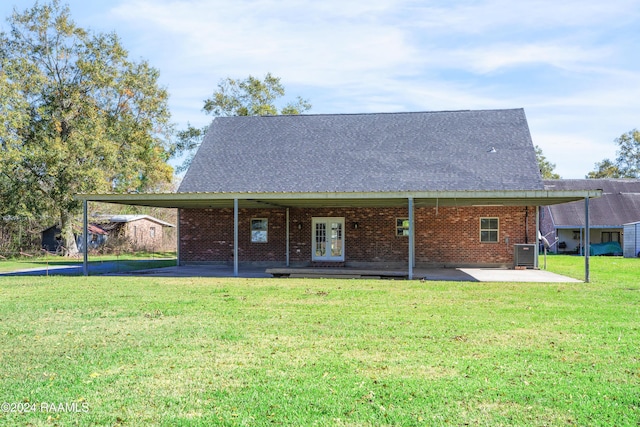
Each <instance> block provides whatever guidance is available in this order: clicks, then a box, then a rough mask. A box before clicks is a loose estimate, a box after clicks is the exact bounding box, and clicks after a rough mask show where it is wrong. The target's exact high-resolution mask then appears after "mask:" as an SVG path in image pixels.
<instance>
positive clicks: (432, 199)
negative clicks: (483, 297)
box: [76, 190, 602, 209]
mask: <svg viewBox="0 0 640 427" xmlns="http://www.w3.org/2000/svg"><path fill="white" fill-rule="evenodd" d="M601 195H602V190H521V191H397V192H323V193H132V194H79V195H76V199H77V200H81V201H89V202H104V203H117V204H125V205H140V206H154V207H164V208H185V209H189V208H233V206H234V200H237V201H238V205H239V207H241V208H264V207H271V208H315V207H318V208H319V207H405V206H407V199H409V198H411V199H413V201H414V206H415V207H437V206H440V207H446V206H455V207H461V206H548V205H555V204H559V203H567V202H575V201H577V200H584V199H585V198H596V197H600V196H601Z"/></svg>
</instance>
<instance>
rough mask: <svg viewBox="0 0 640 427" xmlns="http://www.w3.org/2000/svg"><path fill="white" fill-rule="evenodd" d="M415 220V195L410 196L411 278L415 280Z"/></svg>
mask: <svg viewBox="0 0 640 427" xmlns="http://www.w3.org/2000/svg"><path fill="white" fill-rule="evenodd" d="M413 222H414V219H413V197H409V280H413V267H414V265H415V259H414V256H415V233H414V228H415V227H414V226H413Z"/></svg>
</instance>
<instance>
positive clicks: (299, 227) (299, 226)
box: [298, 222, 302, 230]
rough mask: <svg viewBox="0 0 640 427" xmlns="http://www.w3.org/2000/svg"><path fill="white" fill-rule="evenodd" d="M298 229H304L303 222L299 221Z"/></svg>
mask: <svg viewBox="0 0 640 427" xmlns="http://www.w3.org/2000/svg"><path fill="white" fill-rule="evenodd" d="M298 230H302V223H301V222H299V223H298Z"/></svg>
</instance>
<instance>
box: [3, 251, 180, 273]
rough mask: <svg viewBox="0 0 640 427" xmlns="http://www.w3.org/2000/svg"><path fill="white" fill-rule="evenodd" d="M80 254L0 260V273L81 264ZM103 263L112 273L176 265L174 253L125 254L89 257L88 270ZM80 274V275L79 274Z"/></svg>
mask: <svg viewBox="0 0 640 427" xmlns="http://www.w3.org/2000/svg"><path fill="white" fill-rule="evenodd" d="M82 261H83V258H82V254H81V255H80V256H79V257H72V258H69V257H62V256H56V255H45V256H34V257H24V256H22V257H16V258H7V259H0V273H6V272H11V271H17V270H25V269H31V268H45V269H46V268H47V267H55V266H64V265H78V264H82ZM105 262H112V263H115V264H114V271H130V270H136V269H147V268H160V267H169V266H173V265H176V253H175V252H156V253H148V252H138V253H125V254H120V255H90V256H89V269H90V271H91V266H92V265H93V266H96V265H100V264H102V263H105ZM79 274H80V273H79Z"/></svg>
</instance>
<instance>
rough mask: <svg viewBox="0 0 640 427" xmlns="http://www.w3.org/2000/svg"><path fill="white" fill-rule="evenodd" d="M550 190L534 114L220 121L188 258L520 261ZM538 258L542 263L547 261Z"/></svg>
mask: <svg viewBox="0 0 640 427" xmlns="http://www.w3.org/2000/svg"><path fill="white" fill-rule="evenodd" d="M598 195H599V193H598V192H597V191H549V190H546V189H545V188H544V184H543V182H542V179H541V177H540V171H539V169H538V165H537V161H536V156H535V151H534V146H533V142H532V140H531V136H530V133H529V128H528V125H527V121H526V117H525V114H524V111H523V110H522V109H511V110H482V111H468V110H467V111H443V112H417V113H383V114H338V115H299V116H263V117H221V118H216V119H214V120H213V123H212V124H211V126H210V128H209V130H208V132H207V134H206V136H205V138H204V140H203V142H202V144H201V146H200V148H199V150H198V152H197V154H196V156H195V157H194V159H193V162H192V164H191V166H190V168H189V170H188V171H187V173H186V175H185V176H184V179H183V181H182V183H181V185H180V187H179V189H178V191H177V192H176V193H171V194H137V195H83V196H79V198H81V199H83V200H85V201H91V200H95V201H105V202H112V203H127V204H140V205H147V206H161V207H176V208H178V209H179V210H178V234H179V237H178V258H179V263H180V264H190V263H218V264H233V265H234V272H235V274H237V271H238V266H239V265H242V264H245V263H246V264H252V265H256V264H257V265H265V266H354V267H380V266H383V267H400V268H408V270H409V277H412V269H413V268H414V267H416V266H424V267H429V266H495V267H497V266H501V267H504V266H507V267H510V266H513V263H514V251H515V250H516V247H515V245H518V244H530V245H531V246H532V247H536V248H537V245H536V241H537V239H536V234H537V231H538V225H537V213H538V206H543V205H550V204H555V203H561V202H567V201H575V200H581V199H585V198H586V199H587V200H588V199H589V198H590V197H597V196H598ZM536 262H537V257H536Z"/></svg>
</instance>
